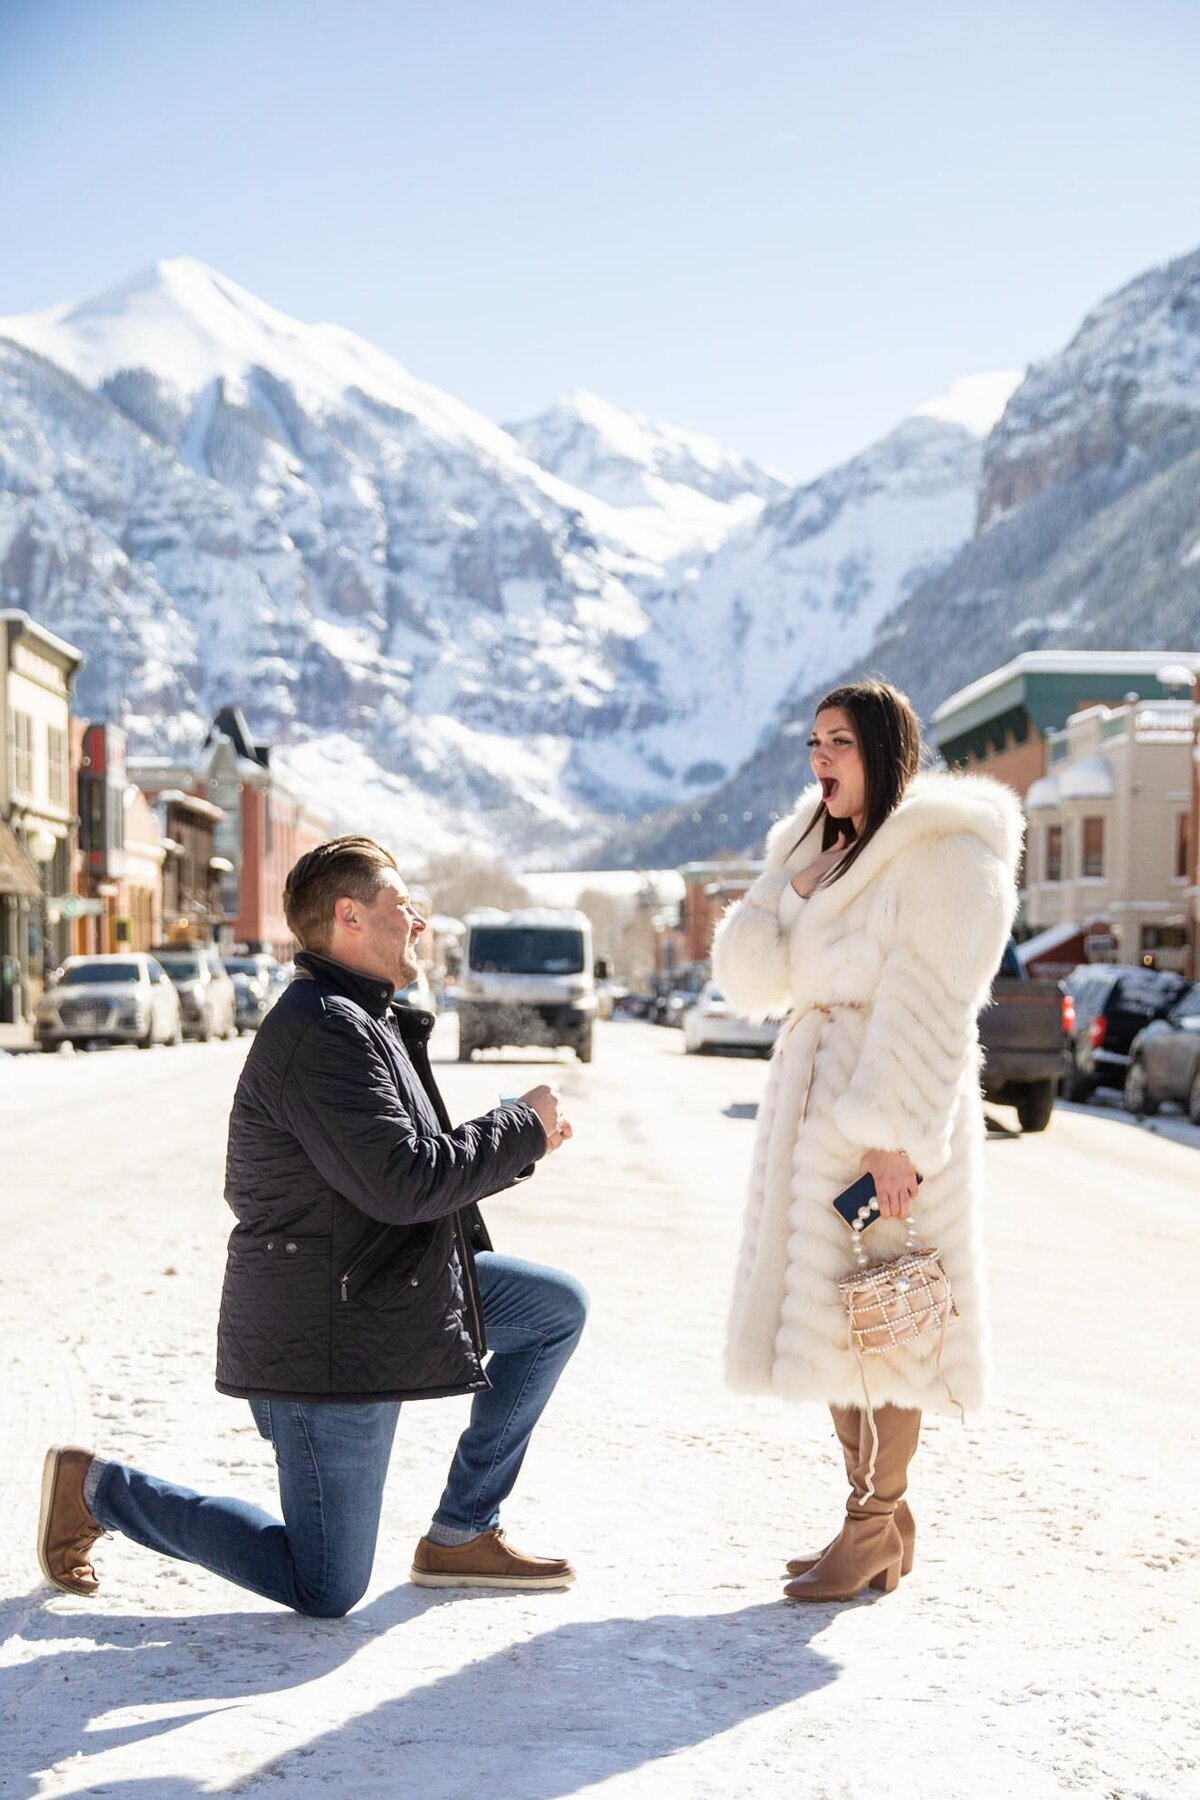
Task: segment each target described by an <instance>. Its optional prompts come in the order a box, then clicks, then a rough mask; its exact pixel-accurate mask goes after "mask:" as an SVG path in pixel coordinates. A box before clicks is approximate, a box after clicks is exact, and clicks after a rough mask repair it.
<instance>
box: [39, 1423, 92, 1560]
mask: <svg viewBox="0 0 1200 1800" xmlns="http://www.w3.org/2000/svg"><path fill="white" fill-rule="evenodd" d="M91 1460H92V1453H91V1451H90V1450H81V1449H80V1448H79V1446H78V1444H55V1445H54V1446H53V1447H52V1448H51V1449H49V1450H47V1452H46V1460H45V1462H44V1464H43V1465H42V1510H41V1515H40V1517H39V1519H38V1538H37V1553H38V1562H39V1563H40V1564H41V1565H42V1574H43V1575H44V1576H45V1577H46V1580H47V1581H48V1582H49V1583H50V1584H51V1586H52V1587H56V1588H61V1589H62V1591H63V1593H64V1594H88V1595H91V1594H94V1593H96V1591H97V1590H98V1588H99V1586H100V1583H99V1582H98V1581H97V1580H96V1573H95V1570H94V1569H93V1568H92V1565H91V1563H90V1561H89V1560H88V1551H89V1550H90V1549H91V1547H92V1545H93V1544H94V1543H95V1541H96V1539H97V1538H98V1537H103V1536H104V1527H103V1525H98V1524H97V1523H96V1520H95V1519H94V1518H93V1517H92V1515H91V1513H90V1512H89V1511H88V1509H87V1506H86V1505H85V1504H84V1498H83V1478H84V1476H85V1475H86V1474H87V1471H88V1465H89V1463H90V1462H91Z"/></svg>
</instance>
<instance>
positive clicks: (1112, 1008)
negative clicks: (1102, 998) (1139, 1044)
mask: <svg viewBox="0 0 1200 1800" xmlns="http://www.w3.org/2000/svg"><path fill="white" fill-rule="evenodd" d="M1186 986H1187V982H1186V981H1185V980H1184V978H1183V976H1182V975H1173V974H1170V973H1169V972H1168V971H1167V970H1165V969H1134V970H1133V971H1132V973H1131V974H1129V975H1122V977H1121V979H1120V980H1119V981H1118V982H1117V983H1116V985H1115V986H1114V988H1113V991H1112V993H1111V994H1110V995H1109V998H1108V1008H1107V1010H1108V1011H1109V1012H1124V1013H1138V1014H1141V1015H1142V1016H1143V1017H1144V1018H1147V1019H1151V1018H1153V1017H1154V1015H1155V1013H1158V1012H1165V1011H1166V1009H1167V1007H1168V1006H1170V1005H1171V1004H1172V1002H1173V1001H1175V1000H1177V999H1178V998H1179V995H1180V993H1181V991H1182V990H1183V989H1184V988H1185V987H1186Z"/></svg>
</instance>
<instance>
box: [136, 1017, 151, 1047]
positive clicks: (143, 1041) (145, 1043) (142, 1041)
mask: <svg viewBox="0 0 1200 1800" xmlns="http://www.w3.org/2000/svg"><path fill="white" fill-rule="evenodd" d="M137 1047H138V1049H139V1050H153V1048H154V1020H153V1019H151V1021H150V1023H149V1024H148V1025H147V1027H146V1035H145V1037H144V1038H139V1039H138V1041H137Z"/></svg>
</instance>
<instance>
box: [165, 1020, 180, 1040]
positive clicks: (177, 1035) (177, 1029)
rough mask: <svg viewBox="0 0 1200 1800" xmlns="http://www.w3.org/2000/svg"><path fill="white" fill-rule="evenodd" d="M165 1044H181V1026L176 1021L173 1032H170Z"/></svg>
mask: <svg viewBox="0 0 1200 1800" xmlns="http://www.w3.org/2000/svg"><path fill="white" fill-rule="evenodd" d="M167 1042H168V1044H182V1042H183V1026H182V1025H181V1024H180V1023H179V1021H178V1020H176V1022H175V1027H174V1029H173V1031H172V1032H171V1035H170V1037H169V1038H168V1039H167Z"/></svg>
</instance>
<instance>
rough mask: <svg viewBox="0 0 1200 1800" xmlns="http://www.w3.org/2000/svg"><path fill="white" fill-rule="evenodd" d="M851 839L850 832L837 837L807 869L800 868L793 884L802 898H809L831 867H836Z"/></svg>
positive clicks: (793, 879)
mask: <svg viewBox="0 0 1200 1800" xmlns="http://www.w3.org/2000/svg"><path fill="white" fill-rule="evenodd" d="M850 844H851V839H850V836H849V834H848V833H846V834H845V835H843V836H841V837H839V838H837V839H836V841H835V842H834V843H833V844H831V845H830V847H829V849H828V850H822V852H821V854H820V856H818V857H817V858H816V859H815V861H813V862H810V863H809V865H808V867H807V869H800V870H799V871H798V872H797V873H796V874H795V875H793V876H792V886H793V887H794V888H795V890H796V892H797V893H798V894H799V896H800V898H801V899H802V900H807V899H808V898H809V896H810V895H811V894H812V893H813V891H814V890H815V888H816V887H817V886H818V885H819V883H820V882H821V880H822V878H823V877H824V876H826V875H828V873H829V871H830V869H835V868H836V867H837V865H838V863H840V862H841V860H842V858H843V856H845V854H846V852H847V850H848V849H849V848H850Z"/></svg>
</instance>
